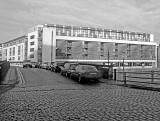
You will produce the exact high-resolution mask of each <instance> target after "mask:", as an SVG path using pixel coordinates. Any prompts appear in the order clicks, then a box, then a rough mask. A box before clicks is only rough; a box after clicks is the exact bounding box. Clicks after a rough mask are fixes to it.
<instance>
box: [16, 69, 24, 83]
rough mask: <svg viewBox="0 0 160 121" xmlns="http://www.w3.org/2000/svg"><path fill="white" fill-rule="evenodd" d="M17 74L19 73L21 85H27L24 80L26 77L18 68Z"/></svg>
mask: <svg viewBox="0 0 160 121" xmlns="http://www.w3.org/2000/svg"><path fill="white" fill-rule="evenodd" d="M17 72H18V75H19V85H23V84H25V80H24V77H23V75H22V72H21V71H20V70H19V69H18V68H17Z"/></svg>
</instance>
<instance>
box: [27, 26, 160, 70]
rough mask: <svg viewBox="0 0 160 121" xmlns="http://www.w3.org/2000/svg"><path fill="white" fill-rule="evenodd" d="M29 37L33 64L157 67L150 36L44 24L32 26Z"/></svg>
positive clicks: (152, 41)
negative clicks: (57, 63) (34, 62)
mask: <svg viewBox="0 0 160 121" xmlns="http://www.w3.org/2000/svg"><path fill="white" fill-rule="evenodd" d="M33 36H34V37H33ZM28 38H29V40H28V45H29V48H28V50H32V49H31V48H32V47H31V46H30V45H31V41H32V42H34V45H33V46H34V56H33V55H32V54H31V53H32V52H28V53H29V54H30V55H29V56H30V57H31V58H32V57H33V58H32V59H33V61H36V62H87V63H98V64H106V65H107V64H112V65H114V66H115V67H121V66H122V65H123V61H124V62H125V66H128V67H137V66H145V67H157V46H158V44H157V43H155V42H154V36H153V35H152V34H147V33H140V32H129V31H122V30H109V29H105V28H91V27H77V26H64V25H56V24H45V25H41V26H37V27H35V29H34V31H33V32H31V33H29V34H28ZM31 38H32V39H31ZM32 44H33V43H32ZM31 58H30V59H31Z"/></svg>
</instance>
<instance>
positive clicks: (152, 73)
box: [151, 71, 154, 82]
mask: <svg viewBox="0 0 160 121" xmlns="http://www.w3.org/2000/svg"><path fill="white" fill-rule="evenodd" d="M151 78H152V79H151V82H153V81H154V71H151Z"/></svg>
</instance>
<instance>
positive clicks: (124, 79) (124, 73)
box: [123, 72, 127, 85]
mask: <svg viewBox="0 0 160 121" xmlns="http://www.w3.org/2000/svg"><path fill="white" fill-rule="evenodd" d="M123 81H124V85H126V83H127V81H126V72H123Z"/></svg>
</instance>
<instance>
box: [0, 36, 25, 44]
mask: <svg viewBox="0 0 160 121" xmlns="http://www.w3.org/2000/svg"><path fill="white" fill-rule="evenodd" d="M22 38H27V36H26V35H23V36H20V37H17V38H14V39H12V40H9V41H7V42H4V43H2V44H7V43H10V42H13V41H15V40H19V39H22Z"/></svg>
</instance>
